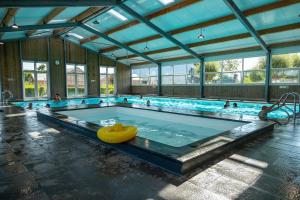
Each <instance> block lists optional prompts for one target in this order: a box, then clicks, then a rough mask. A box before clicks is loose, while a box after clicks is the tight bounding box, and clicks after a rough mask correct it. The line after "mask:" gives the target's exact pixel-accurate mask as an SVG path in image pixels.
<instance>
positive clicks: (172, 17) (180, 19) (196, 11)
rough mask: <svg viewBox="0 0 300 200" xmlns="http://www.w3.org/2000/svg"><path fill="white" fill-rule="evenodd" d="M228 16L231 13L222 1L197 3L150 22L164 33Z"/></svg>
mask: <svg viewBox="0 0 300 200" xmlns="http://www.w3.org/2000/svg"><path fill="white" fill-rule="evenodd" d="M216 1H217V2H216ZM228 14H231V11H230V10H229V9H228V7H227V6H226V5H225V4H224V3H223V2H222V0H214V1H199V2H198V3H194V4H192V5H189V6H187V7H184V8H182V9H178V10H176V11H173V12H170V13H167V14H165V15H162V16H160V17H157V18H154V19H152V20H151V21H152V22H153V23H154V24H155V25H157V26H158V27H160V28H161V29H163V30H164V31H170V30H174V29H178V28H181V27H185V26H188V25H193V24H197V23H199V22H204V21H208V20H212V19H215V18H218V17H221V16H226V15H228Z"/></svg>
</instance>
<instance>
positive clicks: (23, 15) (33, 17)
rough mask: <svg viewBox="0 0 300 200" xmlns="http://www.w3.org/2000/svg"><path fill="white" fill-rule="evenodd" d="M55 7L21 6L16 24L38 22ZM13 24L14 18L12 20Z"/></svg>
mask: <svg viewBox="0 0 300 200" xmlns="http://www.w3.org/2000/svg"><path fill="white" fill-rule="evenodd" d="M52 10H53V8H39V9H37V8H21V9H19V10H18V11H17V14H16V18H15V20H16V24H18V25H33V24H37V23H38V22H39V21H40V20H41V19H43V18H44V17H45V16H47V15H48V13H49V12H51V11H52ZM11 24H13V20H12V21H11Z"/></svg>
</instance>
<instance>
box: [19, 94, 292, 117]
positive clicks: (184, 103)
mask: <svg viewBox="0 0 300 200" xmlns="http://www.w3.org/2000/svg"><path fill="white" fill-rule="evenodd" d="M124 98H127V99H128V103H132V104H139V105H146V104H147V100H150V103H151V105H152V106H157V107H167V108H176V109H186V110H195V111H204V112H214V113H224V114H235V115H241V114H243V115H251V116H257V115H258V113H259V112H260V110H261V107H262V106H263V105H267V106H270V105H271V104H262V103H248V102H247V103H244V102H237V104H238V108H228V109H223V105H224V103H225V101H216V100H215V101H213V100H197V99H182V98H161V97H143V98H142V99H141V98H140V97H138V96H122V97H118V98H114V97H109V98H101V100H103V102H104V103H106V102H109V103H121V102H123V101H124ZM82 100H83V99H70V100H65V101H61V102H59V103H55V102H53V101H32V103H33V108H41V107H45V105H46V104H47V103H49V104H50V106H51V107H53V108H55V107H65V106H74V105H80V104H81V101H82ZM84 100H85V103H86V104H98V103H99V101H100V98H85V99H84ZM28 103H29V102H15V103H14V104H15V105H16V106H20V107H27V106H28ZM231 104H232V103H231ZM291 108H292V107H291ZM285 110H286V111H288V112H289V113H290V114H291V112H290V111H289V110H287V109H285ZM268 117H270V118H286V117H287V114H286V112H284V111H283V110H277V111H275V112H272V113H270V114H269V116H268Z"/></svg>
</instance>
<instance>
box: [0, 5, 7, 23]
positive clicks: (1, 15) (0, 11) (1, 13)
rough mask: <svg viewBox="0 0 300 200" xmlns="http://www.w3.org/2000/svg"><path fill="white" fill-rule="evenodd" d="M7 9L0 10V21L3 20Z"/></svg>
mask: <svg viewBox="0 0 300 200" xmlns="http://www.w3.org/2000/svg"><path fill="white" fill-rule="evenodd" d="M6 12H7V9H6V8H0V21H2V20H3V18H4V16H5V15H6Z"/></svg>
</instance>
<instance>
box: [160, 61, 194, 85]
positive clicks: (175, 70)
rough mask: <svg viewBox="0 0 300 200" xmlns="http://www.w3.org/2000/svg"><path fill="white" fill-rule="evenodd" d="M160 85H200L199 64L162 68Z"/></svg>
mask: <svg viewBox="0 0 300 200" xmlns="http://www.w3.org/2000/svg"><path fill="white" fill-rule="evenodd" d="M161 74H162V77H161V78H162V85H190V84H195V85H196V84H199V83H200V64H199V63H195V64H179V65H170V66H162V68H161Z"/></svg>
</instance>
